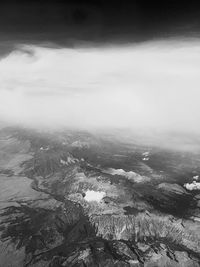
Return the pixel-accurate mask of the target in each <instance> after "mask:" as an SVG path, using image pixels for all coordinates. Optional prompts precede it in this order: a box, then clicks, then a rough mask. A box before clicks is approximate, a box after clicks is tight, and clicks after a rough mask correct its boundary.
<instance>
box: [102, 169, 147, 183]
mask: <svg viewBox="0 0 200 267" xmlns="http://www.w3.org/2000/svg"><path fill="white" fill-rule="evenodd" d="M103 172H104V173H108V174H111V175H120V176H124V177H126V178H127V179H129V180H132V181H134V182H135V183H142V182H148V181H150V178H148V177H146V176H141V175H139V174H137V173H135V172H133V171H128V172H126V171H124V170H123V169H113V168H109V169H106V170H103Z"/></svg>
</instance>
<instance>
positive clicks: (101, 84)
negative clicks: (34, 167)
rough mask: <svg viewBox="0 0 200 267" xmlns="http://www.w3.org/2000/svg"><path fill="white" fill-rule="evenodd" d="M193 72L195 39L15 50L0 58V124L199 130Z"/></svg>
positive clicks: (198, 62)
mask: <svg viewBox="0 0 200 267" xmlns="http://www.w3.org/2000/svg"><path fill="white" fill-rule="evenodd" d="M180 44H182V45H181V46H180ZM199 68H200V47H199V42H198V41H193V40H191V41H190V42H189V41H188V42H185V41H182V42H178V41H174V42H164V41H163V42H158V41H157V42H151V43H146V44H143V45H141V44H140V45H129V46H115V47H111V46H110V47H98V48H91V47H90V48H89V47H86V48H76V49H68V48H59V49H58V48H54V47H51V48H47V47H40V46H31V45H30V46H19V49H16V50H14V51H13V52H12V53H10V54H9V55H8V56H7V57H4V58H2V59H1V60H0V118H1V119H4V120H7V121H10V122H16V123H22V124H25V125H30V126H38V127H42V126H44V127H62V126H69V127H80V128H96V127H105V128H106V127H109V128H111V127H118V128H120V127H121V128H124V127H126V128H134V127H144V128H145V127H146V128H147V129H148V128H159V129H164V130H166V129H170V130H171V129H172V130H181V131H184V130H187V131H188V130H191V131H197V132H199V131H200V126H199V120H200V105H199V99H200V90H199V87H200V76H199Z"/></svg>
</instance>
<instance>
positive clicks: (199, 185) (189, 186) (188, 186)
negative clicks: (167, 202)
mask: <svg viewBox="0 0 200 267" xmlns="http://www.w3.org/2000/svg"><path fill="white" fill-rule="evenodd" d="M184 187H185V188H186V189H187V190H190V191H193V190H200V183H197V182H196V181H193V182H192V183H186V184H184Z"/></svg>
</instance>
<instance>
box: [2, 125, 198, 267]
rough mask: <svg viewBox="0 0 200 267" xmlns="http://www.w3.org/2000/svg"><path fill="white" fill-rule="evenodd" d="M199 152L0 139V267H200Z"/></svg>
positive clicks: (94, 140)
mask: <svg viewBox="0 0 200 267" xmlns="http://www.w3.org/2000/svg"><path fill="white" fill-rule="evenodd" d="M199 162H200V153H198V152H197V151H195V152H191V151H190V152H188V151H181V150H173V149H166V148H160V147H156V146H149V145H140V144H138V143H137V142H136V143H128V142H124V141H121V142H120V141H118V140H116V139H114V138H112V137H111V136H107V137H106V136H102V135H97V134H95V135H94V134H90V133H86V132H77V131H76V132H74V131H71V130H66V131H62V132H57V133H53V132H52V133H44V132H36V131H33V130H28V129H21V128H4V129H1V131H0V232H1V238H0V266H1V267H11V266H12V267H21V266H27V267H28V266H30V267H31V266H32V267H40V266H49V267H93V266H98V267H105V266H107V267H112V266H117V267H120V266H127V267H128V266H132V267H136V266H137V267H139V266H145V267H156V266H158V267H165V266H166V267H167V266H171V267H176V266H177V267H178V266H181V267H196V266H200V190H199V189H198V187H197V188H192V189H194V190H189V189H188V186H187V184H192V183H193V181H196V183H198V181H200V179H199V175H200V164H199Z"/></svg>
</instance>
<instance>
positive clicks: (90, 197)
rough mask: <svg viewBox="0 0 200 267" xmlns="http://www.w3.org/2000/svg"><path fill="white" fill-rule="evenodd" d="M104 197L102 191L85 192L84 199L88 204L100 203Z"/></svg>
mask: <svg viewBox="0 0 200 267" xmlns="http://www.w3.org/2000/svg"><path fill="white" fill-rule="evenodd" d="M105 196H106V193H105V192H103V191H93V190H88V191H87V192H85V197H84V198H85V200H86V201H88V202H90V201H96V202H100V201H101V200H102V199H103V198H104V197H105Z"/></svg>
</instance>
